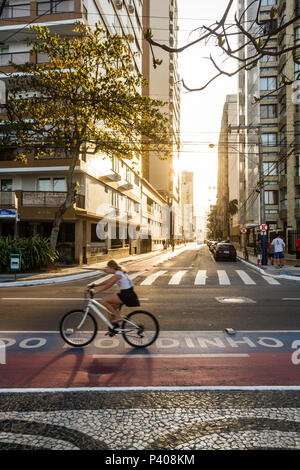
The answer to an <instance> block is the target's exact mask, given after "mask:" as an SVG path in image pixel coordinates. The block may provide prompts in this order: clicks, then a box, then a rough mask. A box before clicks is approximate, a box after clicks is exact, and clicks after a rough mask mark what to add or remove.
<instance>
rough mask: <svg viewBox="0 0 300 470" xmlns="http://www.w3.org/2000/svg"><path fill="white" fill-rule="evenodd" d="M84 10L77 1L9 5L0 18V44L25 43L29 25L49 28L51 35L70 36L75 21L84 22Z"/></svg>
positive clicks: (65, 0)
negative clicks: (10, 40) (9, 42)
mask: <svg viewBox="0 0 300 470" xmlns="http://www.w3.org/2000/svg"><path fill="white" fill-rule="evenodd" d="M86 14H87V12H86V10H85V9H84V8H82V4H81V2H79V0H63V1H59V0H57V1H48V2H47V1H45V2H37V3H36V2H30V3H28V4H22V5H9V6H7V7H5V8H4V11H3V14H2V15H1V17H0V42H5V43H7V42H8V41H7V37H10V36H11V37H13V41H14V42H15V41H26V40H27V39H28V36H29V35H30V34H29V31H28V28H29V26H30V25H32V24H33V25H40V26H49V27H50V28H51V31H53V33H57V34H66V35H67V34H72V32H73V29H74V25H75V21H78V20H79V21H80V20H82V21H84V22H85V21H86Z"/></svg>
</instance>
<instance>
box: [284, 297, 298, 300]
mask: <svg viewBox="0 0 300 470" xmlns="http://www.w3.org/2000/svg"><path fill="white" fill-rule="evenodd" d="M282 300H300V297H295V298H292V297H286V298H283V299H282Z"/></svg>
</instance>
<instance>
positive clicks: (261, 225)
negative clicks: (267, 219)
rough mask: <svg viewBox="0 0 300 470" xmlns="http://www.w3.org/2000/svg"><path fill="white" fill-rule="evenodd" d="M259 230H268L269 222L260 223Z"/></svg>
mask: <svg viewBox="0 0 300 470" xmlns="http://www.w3.org/2000/svg"><path fill="white" fill-rule="evenodd" d="M259 230H260V231H261V232H266V231H267V230H268V225H267V224H260V226H259Z"/></svg>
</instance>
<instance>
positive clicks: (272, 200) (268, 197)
mask: <svg viewBox="0 0 300 470" xmlns="http://www.w3.org/2000/svg"><path fill="white" fill-rule="evenodd" d="M265 204H266V205H276V204H278V191H265Z"/></svg>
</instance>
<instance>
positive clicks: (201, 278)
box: [194, 270, 207, 286]
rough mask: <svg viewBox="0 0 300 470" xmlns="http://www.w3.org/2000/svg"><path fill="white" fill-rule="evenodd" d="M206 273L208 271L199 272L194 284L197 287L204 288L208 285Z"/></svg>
mask: <svg viewBox="0 0 300 470" xmlns="http://www.w3.org/2000/svg"><path fill="white" fill-rule="evenodd" d="M206 272H207V271H206V270H199V271H198V272H197V275H196V277H195V282H194V285H195V286H204V285H205V284H206V278H207V275H206Z"/></svg>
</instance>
